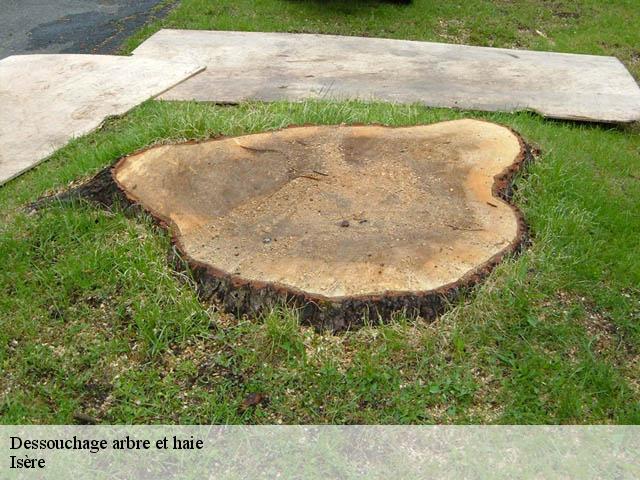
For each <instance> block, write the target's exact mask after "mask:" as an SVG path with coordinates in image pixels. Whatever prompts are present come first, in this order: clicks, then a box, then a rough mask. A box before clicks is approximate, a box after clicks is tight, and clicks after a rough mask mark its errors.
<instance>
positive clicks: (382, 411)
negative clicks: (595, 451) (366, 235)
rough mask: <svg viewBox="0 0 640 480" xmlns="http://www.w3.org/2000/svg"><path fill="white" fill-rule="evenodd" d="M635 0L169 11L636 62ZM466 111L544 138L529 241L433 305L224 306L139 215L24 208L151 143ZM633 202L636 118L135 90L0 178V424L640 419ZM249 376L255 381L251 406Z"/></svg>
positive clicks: (529, 174) (236, 5) (638, 156)
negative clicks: (199, 98)
mask: <svg viewBox="0 0 640 480" xmlns="http://www.w3.org/2000/svg"><path fill="white" fill-rule="evenodd" d="M327 5H328V6H327ZM636 5H637V4H636V2H631V1H629V2H622V1H618V2H608V3H607V5H606V6H605V5H603V4H601V2H595V1H594V2H590V1H587V0H582V1H554V2H546V1H545V2H543V1H509V2H507V1H495V2H480V1H469V2H428V1H424V2H418V1H416V2H414V4H413V5H412V6H410V7H403V6H396V5H391V4H386V3H378V2H367V3H365V2H363V3H357V2H346V1H345V2H330V3H328V4H326V3H325V2H298V1H275V0H269V1H268V0H263V1H254V2H249V1H236V2H231V1H229V2H222V1H221V2H215V3H214V2H205V1H199V0H185V1H183V2H181V4H180V5H179V6H178V7H177V8H176V9H175V10H174V11H173V12H172V13H171V14H170V15H169V17H167V19H165V20H164V21H163V22H162V23H163V24H164V25H166V26H177V27H190V28H226V29H252V30H289V31H322V32H332V33H348V34H361V35H364V34H369V35H379V36H388V37H398V38H425V39H430V40H442V41H451V42H455V41H460V42H466V43H475V44H484V45H497V46H498V45H499V46H505V45H506V46H522V47H527V48H545V49H558V50H566V51H582V52H591V53H613V54H618V55H620V56H621V57H622V58H623V59H624V60H625V61H626V62H627V66H628V67H629V68H630V69H631V70H632V71H633V72H634V73H635V74H636V76H638V73H639V70H638V56H637V52H635V53H634V52H633V48H634V47H633V46H634V45H635V46H636V48H637V46H638V45H640V32H638V31H636V30H634V29H633V28H632V25H633V23H634V22H633V18H635V19H638V13H637V12H636V10H637V8H635V7H636ZM633 15H635V17H633ZM635 23H636V24H637V23H638V22H635ZM157 28H158V25H152V26H150V27H148V28H147V29H145V30H144V31H143V32H142V33H141V34H140V35H138V36H136V37H135V38H134V39H132V41H131V43H130V44H129V45H128V46H127V48H129V49H130V48H132V47H133V46H134V45H135V44H136V43H137V42H139V41H140V40H141V39H142V38H143V36H145V35H149V34H150V33H151V32H152V31H153V30H155V29H157ZM532 29H533V30H536V29H537V30H539V31H540V32H543V33H544V34H545V36H546V37H545V36H541V35H539V34H537V33H531V30H532ZM625 52H626V53H625ZM634 62H635V63H634ZM462 117H473V118H483V119H487V120H491V121H495V122H498V123H501V124H505V125H508V126H511V127H513V128H514V129H516V130H517V131H518V132H520V133H521V135H522V136H523V137H524V138H525V139H526V140H527V141H528V142H529V143H530V144H532V145H534V146H535V147H537V148H538V149H539V152H540V153H539V154H538V155H537V158H536V160H535V162H533V163H532V164H531V165H529V166H528V168H527V171H526V172H525V173H526V175H524V176H523V177H522V178H519V179H518V180H517V187H518V189H517V192H516V196H515V202H516V203H517V205H518V206H519V207H520V208H521V209H522V211H523V212H524V214H525V217H526V219H527V221H528V223H529V225H530V227H531V232H532V243H531V245H530V247H529V248H528V249H527V250H526V251H525V252H524V253H523V254H522V255H520V256H518V257H516V258H512V259H509V260H508V261H506V262H505V263H503V264H502V265H501V266H499V267H498V268H497V269H496V270H495V271H494V272H493V273H492V275H491V276H490V277H489V279H488V280H487V281H486V282H485V283H484V284H483V285H482V286H480V287H479V288H477V289H476V290H475V291H474V292H472V293H471V294H469V295H468V296H467V297H465V298H463V299H461V300H460V301H459V302H457V303H456V304H455V305H453V306H452V309H451V310H450V311H449V312H448V313H446V314H445V315H443V316H442V317H440V318H439V319H438V320H436V321H435V322H432V323H428V322H424V321H422V320H419V319H410V318H401V317H399V318H397V319H395V321H394V322H393V323H391V324H389V325H385V326H370V327H365V328H361V329H359V330H356V331H353V332H347V333H342V334H338V335H332V334H320V333H316V332H314V331H313V330H312V329H310V328H307V327H304V326H300V325H299V324H298V322H297V319H296V316H295V312H291V311H280V312H273V313H272V314H270V315H267V316H265V317H262V318H235V317H233V316H230V315H226V314H223V313H221V312H218V311H217V309H216V308H215V306H212V305H204V304H201V303H200V302H199V301H198V300H197V298H196V296H195V294H194V289H193V285H192V284H191V281H190V279H189V277H188V276H187V275H184V274H180V273H177V272H175V271H174V270H173V269H172V268H170V266H169V263H168V261H167V256H168V253H169V249H170V242H169V238H168V236H167V234H166V233H165V232H164V231H163V230H161V229H159V228H158V227H156V226H154V224H153V222H151V221H150V219H144V218H139V217H132V216H130V215H125V214H124V213H123V212H120V211H112V212H111V211H106V210H103V209H101V208H97V207H94V206H92V205H88V204H82V203H77V204H73V205H54V206H51V207H49V208H46V209H44V210H41V211H39V212H37V213H29V212H28V211H27V210H25V209H24V205H25V204H26V203H28V202H30V201H33V200H35V199H36V198H38V197H39V196H41V195H42V194H45V193H51V192H55V191H59V190H62V189H64V188H66V187H67V186H68V185H70V184H72V183H76V182H78V181H80V180H82V179H85V178H88V177H89V176H90V175H92V174H93V173H95V172H97V171H98V170H99V169H100V168H102V167H104V166H105V165H109V164H111V163H113V162H114V161H115V160H116V159H117V158H118V157H120V156H122V155H124V154H126V153H129V152H132V151H134V150H136V149H139V148H142V147H144V146H147V145H151V144H153V143H157V142H169V141H179V140H183V139H193V138H195V139H202V138H209V137H212V136H216V135H219V134H227V135H234V134H243V133H250V132H258V131H263V130H267V129H276V128H280V127H284V126H286V125H290V124H302V123H318V124H336V123H342V122H344V123H372V122H375V123H382V124H386V125H413V124H422V123H431V122H435V121H440V120H447V119H454V118H462ZM639 212H640V133H639V131H638V127H637V126H635V127H624V128H618V127H607V126H602V125H587V124H579V123H572V122H558V121H548V120H543V119H541V118H540V117H538V116H536V115H533V114H530V113H519V114H482V113H477V112H456V111H451V110H444V109H428V108H424V107H419V106H393V105H385V104H367V103H361V102H348V103H324V102H308V103H300V104H289V103H274V104H262V103H248V104H243V105H239V106H233V107H228V106H227V107H224V106H215V105H208V104H196V103H166V102H147V103H145V104H143V105H141V106H140V107H138V108H136V109H135V110H134V111H133V112H131V113H130V114H128V115H126V116H124V117H122V118H118V119H112V120H110V121H108V122H107V123H106V125H105V126H104V127H103V128H102V129H101V130H99V131H98V132H96V133H93V134H91V135H88V136H85V137H83V138H81V139H78V140H75V141H73V142H71V144H69V145H68V146H67V147H65V148H63V149H61V150H60V151H58V152H57V153H56V154H55V155H54V156H53V157H52V158H51V159H50V160H49V161H47V162H46V163H44V164H42V165H41V166H39V167H37V168H36V169H34V170H32V171H30V172H28V173H27V174H25V175H23V176H21V177H19V178H18V179H16V180H14V181H12V182H10V183H9V184H7V185H5V186H4V187H0V265H2V268H1V269H0V368H1V370H2V375H0V421H1V422H3V423H73V422H74V421H75V420H74V418H73V415H74V414H75V413H85V414H88V415H91V416H93V417H95V418H97V419H98V420H99V421H101V422H104V423H130V422H131V423H174V422H182V423H211V422H214V423H220V422H228V423H433V422H441V423H468V422H473V423H589V422H592V423H640V215H639ZM256 393H259V394H262V396H263V397H264V398H266V400H264V401H263V402H261V403H260V404H258V405H255V406H247V402H246V399H247V397H248V396H250V395H251V394H256Z"/></svg>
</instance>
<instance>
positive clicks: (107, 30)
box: [0, 0, 169, 58]
mask: <svg viewBox="0 0 640 480" xmlns="http://www.w3.org/2000/svg"><path fill="white" fill-rule="evenodd" d="M160 2H161V0H48V1H47V0H40V1H38V0H0V58H4V57H7V56H9V55H16V54H22V53H113V52H114V51H115V50H117V49H118V47H119V46H120V45H121V43H122V42H123V40H124V39H125V38H127V36H129V35H131V33H132V32H133V31H135V30H136V29H137V28H139V27H140V26H141V25H143V24H144V23H145V22H146V21H148V20H150V18H153V17H155V16H160V15H162V14H163V13H164V11H166V10H167V9H168V8H169V7H164V8H163V9H161V10H160V11H157V9H155V8H154V7H156V6H157V5H158V4H159V3H160Z"/></svg>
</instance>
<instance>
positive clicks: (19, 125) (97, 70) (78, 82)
mask: <svg viewBox="0 0 640 480" xmlns="http://www.w3.org/2000/svg"><path fill="white" fill-rule="evenodd" d="M200 70H202V67H200V66H199V65H198V64H197V63H194V62H188V61H187V62H183V61H170V60H158V59H154V58H144V57H121V56H106V55H19V56H13V57H8V58H5V59H3V60H1V61H0V184H2V183H4V182H6V181H8V180H10V179H11V178H13V177H15V176H16V175H18V174H20V173H22V172H24V171H25V170H27V169H29V168H31V167H33V166H34V165H36V164H37V163H39V162H40V161H42V160H43V159H44V158H46V157H47V156H48V155H50V154H51V153H52V152H54V151H55V150H56V149H58V148H60V147H61V146H63V145H65V144H66V143H67V142H68V141H69V140H70V139H71V138H73V137H76V136H79V135H83V134H85V133H88V132H90V131H91V130H93V129H95V128H96V127H98V126H99V125H100V124H101V123H102V122H103V120H104V119H105V118H106V117H108V116H111V115H119V114H123V113H125V112H127V111H128V110H130V109H131V108H133V107H134V106H136V105H138V104H139V103H141V102H143V101H145V100H147V99H149V98H151V97H153V96H155V95H158V94H160V93H162V92H164V91H165V90H167V89H168V88H170V87H173V86H175V85H176V84H178V83H179V82H181V81H183V80H185V79H186V78H188V77H190V76H191V75H193V74H195V73H197V72H198V71H200Z"/></svg>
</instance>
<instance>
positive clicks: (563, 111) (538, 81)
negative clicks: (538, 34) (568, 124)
mask: <svg viewBox="0 0 640 480" xmlns="http://www.w3.org/2000/svg"><path fill="white" fill-rule="evenodd" d="M134 55H136V56H143V57H151V58H162V59H171V60H180V61H185V60H187V61H195V62H199V63H204V64H206V65H207V70H206V71H205V72H204V73H202V74H200V75H198V76H196V77H194V78H192V79H190V80H189V81H187V82H184V83H183V84H181V85H179V86H178V87H176V88H173V89H171V90H170V91H169V92H167V93H165V94H164V95H163V96H162V97H161V98H163V99H166V100H192V99H193V100H205V101H215V102H240V101H242V100H248V99H257V100H265V101H272V100H294V101H296V100H303V99H308V98H315V99H351V98H358V99H364V100H380V101H390V102H399V103H416V102H417V103H422V104H425V105H428V106H434V107H452V108H461V109H477V110H488V111H507V112H510V111H516V110H534V111H536V112H539V113H540V114H542V115H544V116H547V117H554V118H562V119H576V120H589V121H599V122H631V121H636V120H640V89H639V88H638V85H637V83H636V82H635V81H634V79H633V77H632V76H631V75H630V74H629V72H628V71H627V70H626V68H625V67H624V65H623V64H622V63H621V62H620V61H619V60H617V59H616V58H614V57H604V56H593V55H573V54H563V53H549V52H534V51H524V50H508V49H499V48H484V47H472V46H465V45H448V44H441V43H428V42H415V41H405V40H388V39H380V38H361V37H341V36H333V35H312V34H290V33H256V32H225V31H190V30H161V31H159V32H158V33H156V34H155V35H153V36H152V37H151V38H149V39H148V40H147V41H145V42H144V43H143V44H142V45H140V46H139V47H138V48H137V49H136V50H135V52H134Z"/></svg>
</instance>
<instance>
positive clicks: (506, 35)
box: [123, 0, 640, 78]
mask: <svg viewBox="0 0 640 480" xmlns="http://www.w3.org/2000/svg"><path fill="white" fill-rule="evenodd" d="M638 25H640V9H639V8H638V2H637V0H615V1H610V2H603V1H601V0H577V1H576V0H457V1H450V0H448V1H432V0H413V1H412V2H411V4H410V5H397V4H394V3H393V2H391V1H384V0H324V1H323V0H217V1H215V2H211V1H210V0H183V1H181V2H178V3H177V6H176V7H175V8H174V9H173V10H172V11H171V13H170V14H169V15H168V16H167V17H166V18H165V19H163V20H161V21H158V22H154V23H152V24H151V25H148V26H146V27H144V28H142V29H141V30H140V31H139V32H138V33H137V34H135V35H133V36H132V37H131V38H130V39H129V40H128V41H127V42H126V43H125V45H124V48H123V51H124V52H130V51H132V50H133V49H134V48H135V47H137V46H138V45H139V44H140V43H141V42H142V41H143V40H145V39H146V38H147V37H149V36H150V35H151V34H152V33H154V32H156V31H157V30H159V29H160V28H190V29H205V30H241V31H264V32H269V31H277V32H280V31H286V32H300V33H329V34H338V35H358V36H371V37H385V38H401V39H409V40H428V41H435V42H446V43H464V44H470V45H483V46H488V47H504V48H524V49H529V50H549V51H558V52H574V53H590V54H595V55H615V56H617V57H618V58H620V59H621V60H622V61H623V62H624V63H625V64H626V66H627V68H629V70H630V71H631V72H632V73H633V74H634V75H635V77H636V78H640V41H639V37H640V35H639V34H638Z"/></svg>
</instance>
